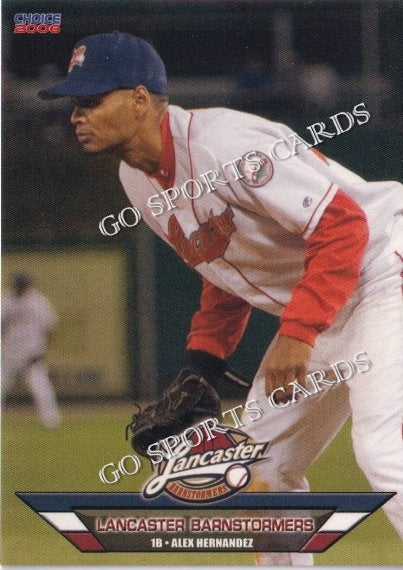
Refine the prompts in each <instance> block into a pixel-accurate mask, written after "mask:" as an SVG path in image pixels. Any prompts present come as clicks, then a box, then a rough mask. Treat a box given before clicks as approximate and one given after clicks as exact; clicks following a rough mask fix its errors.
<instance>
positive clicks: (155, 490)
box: [143, 426, 269, 502]
mask: <svg viewBox="0 0 403 570" xmlns="http://www.w3.org/2000/svg"><path fill="white" fill-rule="evenodd" d="M223 427H224V426H223ZM225 429H226V432H225V433H219V434H217V436H216V437H215V438H214V439H211V440H210V441H202V442H201V443H200V444H199V445H196V446H195V447H190V448H189V445H186V444H184V443H181V444H180V445H179V446H178V447H176V448H175V456H174V457H171V458H170V459H167V460H165V461H162V462H161V463H159V464H158V467H157V471H156V474H155V475H154V476H153V477H152V478H151V479H150V480H149V481H148V482H147V484H146V486H145V487H144V489H143V495H144V497H146V498H154V497H156V496H157V495H159V494H160V493H161V492H162V491H165V492H166V493H168V494H169V495H171V496H172V497H175V498H177V499H180V500H181V501H185V502H209V501H216V500H217V499H219V498H220V499H222V498H224V497H227V496H229V495H232V494H233V493H236V492H237V491H240V490H241V489H243V488H244V487H246V485H248V483H249V481H250V478H251V473H250V469H249V466H250V465H251V464H253V463H256V462H258V461H262V460H264V459H267V456H266V455H265V452H266V449H267V447H268V445H269V443H268V442H265V443H255V442H254V441H253V440H251V439H250V438H249V436H248V435H247V434H245V433H244V432H242V431H240V430H237V429H233V428H228V426H225Z"/></svg>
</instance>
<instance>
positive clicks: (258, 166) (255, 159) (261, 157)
mask: <svg viewBox="0 0 403 570" xmlns="http://www.w3.org/2000/svg"><path fill="white" fill-rule="evenodd" d="M238 169H239V172H240V173H241V175H242V176H243V178H242V182H244V183H245V184H247V185H248V186H254V187H255V188H258V187H259V186H264V185H265V184H266V183H267V182H269V180H271V179H272V177H273V172H274V168H273V163H272V161H271V160H270V158H269V157H268V156H267V155H266V154H264V153H263V152H260V150H251V151H250V152H247V153H246V154H244V155H243V157H242V160H241V162H240V163H239V166H238Z"/></svg>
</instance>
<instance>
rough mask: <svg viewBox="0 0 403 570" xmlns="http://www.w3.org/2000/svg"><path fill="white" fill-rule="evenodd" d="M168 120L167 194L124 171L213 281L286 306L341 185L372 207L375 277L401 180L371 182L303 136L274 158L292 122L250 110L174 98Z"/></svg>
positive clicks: (129, 188) (173, 241)
mask: <svg viewBox="0 0 403 570" xmlns="http://www.w3.org/2000/svg"><path fill="white" fill-rule="evenodd" d="M169 121H170V129H171V133H172V137H173V143H174V151H175V182H174V184H173V189H172V190H171V191H165V193H163V192H164V191H163V189H162V188H161V186H160V184H159V183H158V181H157V180H156V179H155V178H154V177H150V176H147V175H146V174H145V173H143V172H142V171H140V170H138V169H135V168H131V167H130V166H128V165H127V164H126V163H124V162H122V163H121V167H120V178H121V181H122V184H123V187H124V189H125V191H126V193H127V195H128V197H129V200H130V201H131V203H132V204H133V206H135V207H137V208H138V209H139V210H140V212H141V214H142V217H143V218H144V220H145V221H146V223H147V224H148V225H149V226H150V227H151V228H152V229H153V230H154V231H155V232H156V233H157V234H158V235H159V236H160V237H161V238H162V239H164V240H165V241H166V242H167V243H168V244H169V245H171V247H174V249H175V250H176V251H177V252H178V253H179V254H180V255H181V257H182V258H183V259H185V261H186V262H187V263H188V264H189V265H191V266H193V267H195V269H196V270H197V271H198V272H199V273H201V274H202V275H203V276H204V277H206V278H207V279H208V281H210V282H211V283H213V284H214V285H216V286H218V287H219V288H221V289H223V290H225V291H227V292H228V293H231V294H233V295H235V296H237V297H241V298H243V299H245V300H246V301H247V302H248V303H250V304H251V305H252V306H255V307H258V308H260V309H263V310H264V311H266V312H269V313H272V314H275V315H279V314H280V313H281V312H282V310H283V308H284V307H285V306H286V305H287V303H288V302H289V300H290V297H291V289H292V287H293V286H294V285H295V284H296V283H297V282H298V280H299V279H300V277H301V276H302V274H303V271H304V250H305V240H306V239H307V238H308V237H309V236H310V235H311V234H312V232H313V231H314V230H315V228H316V226H317V224H318V222H319V220H320V218H321V216H322V214H323V212H324V210H325V209H326V207H327V205H328V204H329V203H330V202H331V201H332V199H333V197H334V195H335V193H336V192H337V190H338V189H339V188H341V189H342V190H343V191H344V192H346V193H347V194H348V195H350V196H351V197H352V198H353V199H354V200H355V201H356V202H357V203H358V204H359V205H360V206H361V208H362V209H363V211H364V212H365V214H366V216H367V221H368V225H369V231H370V242H369V247H367V250H366V254H365V257H364V264H363V267H364V272H363V274H362V276H361V279H362V280H364V281H365V279H366V275H368V276H369V272H370V264H371V261H372V260H374V259H376V256H377V252H378V251H380V249H381V248H382V247H384V241H383V240H385V239H386V238H387V236H388V232H389V229H388V227H387V224H388V223H389V222H390V220H391V218H392V214H393V212H395V211H398V210H399V209H401V210H403V192H402V190H401V185H400V184H398V183H395V182H382V183H376V182H375V183H368V182H365V181H364V180H363V179H361V178H360V177H358V176H357V175H355V174H354V173H352V172H350V171H349V170H347V169H346V168H344V167H342V166H341V165H339V164H337V163H336V162H334V161H332V160H327V159H326V160H325V161H324V160H322V159H321V158H319V157H318V156H317V155H316V154H315V153H314V152H313V151H312V150H309V149H306V148H304V147H303V145H300V146H299V147H298V149H297V150H298V154H296V155H295V156H292V157H290V158H288V159H286V160H278V159H277V160H276V159H275V158H274V156H277V154H275V155H274V156H273V155H272V154H271V151H272V149H273V148H276V142H277V141H282V140H284V141H287V140H288V137H289V135H292V131H291V130H290V129H289V128H288V127H286V126H285V125H282V124H279V123H273V122H271V121H268V120H266V119H263V118H260V117H257V116H254V115H250V114H247V113H241V112H238V111H233V110H229V109H223V108H216V109H205V110H196V111H191V112H190V111H186V110H183V109H181V108H179V107H176V106H170V107H169ZM279 154H280V152H279ZM169 198H171V201H170V202H169Z"/></svg>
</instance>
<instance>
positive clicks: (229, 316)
mask: <svg viewBox="0 0 403 570" xmlns="http://www.w3.org/2000/svg"><path fill="white" fill-rule="evenodd" d="M251 309H252V308H251V306H250V305H249V303H247V302H246V301H244V300H243V299H240V298H239V297H235V296H234V295H231V294H230V293H226V292H225V291H223V290H222V289H220V288H219V287H216V286H215V285H213V284H212V283H210V282H209V281H207V279H205V278H203V290H202V294H201V299H200V309H199V310H198V311H197V312H196V313H195V314H194V316H193V318H192V322H191V327H190V332H189V334H188V337H187V349H190V350H203V351H205V352H208V353H209V354H213V355H214V356H217V357H218V358H227V357H228V356H229V355H230V354H231V353H232V352H233V351H234V350H235V348H236V347H237V345H238V343H239V341H240V340H241V338H242V336H243V333H244V332H245V328H246V325H247V324H248V320H249V317H250V313H251Z"/></svg>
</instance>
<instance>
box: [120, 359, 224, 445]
mask: <svg viewBox="0 0 403 570" xmlns="http://www.w3.org/2000/svg"><path fill="white" fill-rule="evenodd" d="M217 416H221V402H220V398H219V396H218V394H217V392H216V391H215V390H214V388H213V387H212V386H211V385H210V384H209V383H208V382H207V380H206V379H205V378H204V377H203V376H202V375H201V374H200V372H198V371H197V370H195V369H194V368H190V367H186V368H182V370H181V371H180V372H179V374H178V376H177V378H176V379H175V380H174V381H173V382H172V384H170V385H169V386H168V388H167V389H166V390H165V392H164V393H163V395H162V398H161V399H160V400H158V401H157V402H156V403H154V404H150V405H149V406H147V407H146V408H145V409H144V410H143V411H141V410H139V412H138V413H136V414H134V416H133V418H132V422H131V423H130V424H129V425H128V426H127V429H130V430H131V431H132V433H133V436H132V439H131V445H132V447H133V449H134V450H135V451H136V452H137V453H139V454H140V455H144V456H146V455H147V448H148V446H149V445H151V444H152V443H155V442H157V441H159V440H160V439H164V438H165V437H168V436H170V435H176V434H179V433H181V432H183V431H184V430H185V429H186V428H187V427H189V426H191V425H193V424H195V423H197V422H199V421H201V420H203V419H206V418H210V417H217Z"/></svg>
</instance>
